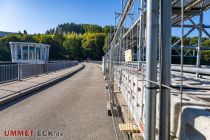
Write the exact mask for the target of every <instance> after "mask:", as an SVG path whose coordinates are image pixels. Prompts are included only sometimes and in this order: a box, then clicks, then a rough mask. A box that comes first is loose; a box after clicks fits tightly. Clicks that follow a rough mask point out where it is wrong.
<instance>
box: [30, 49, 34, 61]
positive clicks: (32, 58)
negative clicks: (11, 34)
mask: <svg viewBox="0 0 210 140" xmlns="http://www.w3.org/2000/svg"><path fill="white" fill-rule="evenodd" d="M29 59H30V60H35V47H34V46H29Z"/></svg>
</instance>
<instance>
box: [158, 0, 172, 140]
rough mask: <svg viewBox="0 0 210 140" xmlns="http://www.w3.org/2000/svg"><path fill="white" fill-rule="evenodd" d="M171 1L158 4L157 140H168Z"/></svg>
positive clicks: (163, 0) (167, 0) (166, 0)
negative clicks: (158, 87) (158, 102)
mask: <svg viewBox="0 0 210 140" xmlns="http://www.w3.org/2000/svg"><path fill="white" fill-rule="evenodd" d="M171 9H172V2H171V0H161V2H160V114H159V118H160V119H159V140H170V100H171V96H170V89H167V88H164V87H162V84H163V85H167V86H170V85H171V15H172V10H171Z"/></svg>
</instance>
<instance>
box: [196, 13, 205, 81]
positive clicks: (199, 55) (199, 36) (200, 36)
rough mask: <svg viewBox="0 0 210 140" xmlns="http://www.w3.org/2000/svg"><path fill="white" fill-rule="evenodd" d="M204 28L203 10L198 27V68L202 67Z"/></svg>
mask: <svg viewBox="0 0 210 140" xmlns="http://www.w3.org/2000/svg"><path fill="white" fill-rule="evenodd" d="M202 28H203V12H201V13H200V20H199V28H198V47H197V61H196V65H197V67H198V68H200V67H201V64H200V60H201V47H202V30H203V29H202ZM196 77H197V78H198V77H199V73H196Z"/></svg>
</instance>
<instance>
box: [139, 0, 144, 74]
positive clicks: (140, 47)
mask: <svg viewBox="0 0 210 140" xmlns="http://www.w3.org/2000/svg"><path fill="white" fill-rule="evenodd" d="M140 7H141V8H140V9H141V14H140V23H139V24H140V25H139V26H140V27H139V42H138V48H139V52H138V57H139V62H138V70H140V69H141V66H142V65H141V61H142V57H143V56H142V52H143V35H144V34H143V33H144V32H143V30H144V0H141V6H140Z"/></svg>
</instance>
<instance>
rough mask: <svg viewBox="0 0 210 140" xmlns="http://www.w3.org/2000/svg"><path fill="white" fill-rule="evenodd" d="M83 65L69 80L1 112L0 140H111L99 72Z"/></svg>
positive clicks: (104, 94)
mask: <svg viewBox="0 0 210 140" xmlns="http://www.w3.org/2000/svg"><path fill="white" fill-rule="evenodd" d="M85 65H86V66H85V68H84V69H83V70H81V71H80V72H78V73H76V74H75V75H73V76H72V77H70V78H68V79H66V80H64V81H62V82H60V83H57V84H55V85H53V86H51V87H48V88H46V89H44V90H42V91H39V92H37V93H35V94H33V95H30V96H28V97H24V98H23V99H18V100H16V101H13V102H11V103H9V104H7V105H6V106H5V107H4V108H1V111H0V140H4V139H9V140H10V139H11V140H13V139H14V140H19V139H20V140H22V139H24V140H39V139H40V140H42V139H44V140H45V139H49V140H52V139H55V140H57V139H58V140H59V139H64V140H114V130H113V126H112V120H111V117H109V116H107V110H106V102H107V100H108V95H107V94H106V93H105V81H104V79H103V76H102V73H101V69H100V67H99V66H97V65H96V64H90V63H85ZM10 130H12V131H10ZM18 131H19V132H18ZM23 131H24V132H23ZM7 135H8V136H7ZM12 135H21V136H19V137H14V136H12ZM22 135H24V136H22ZM31 135H32V136H31ZM52 135H53V136H52Z"/></svg>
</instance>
